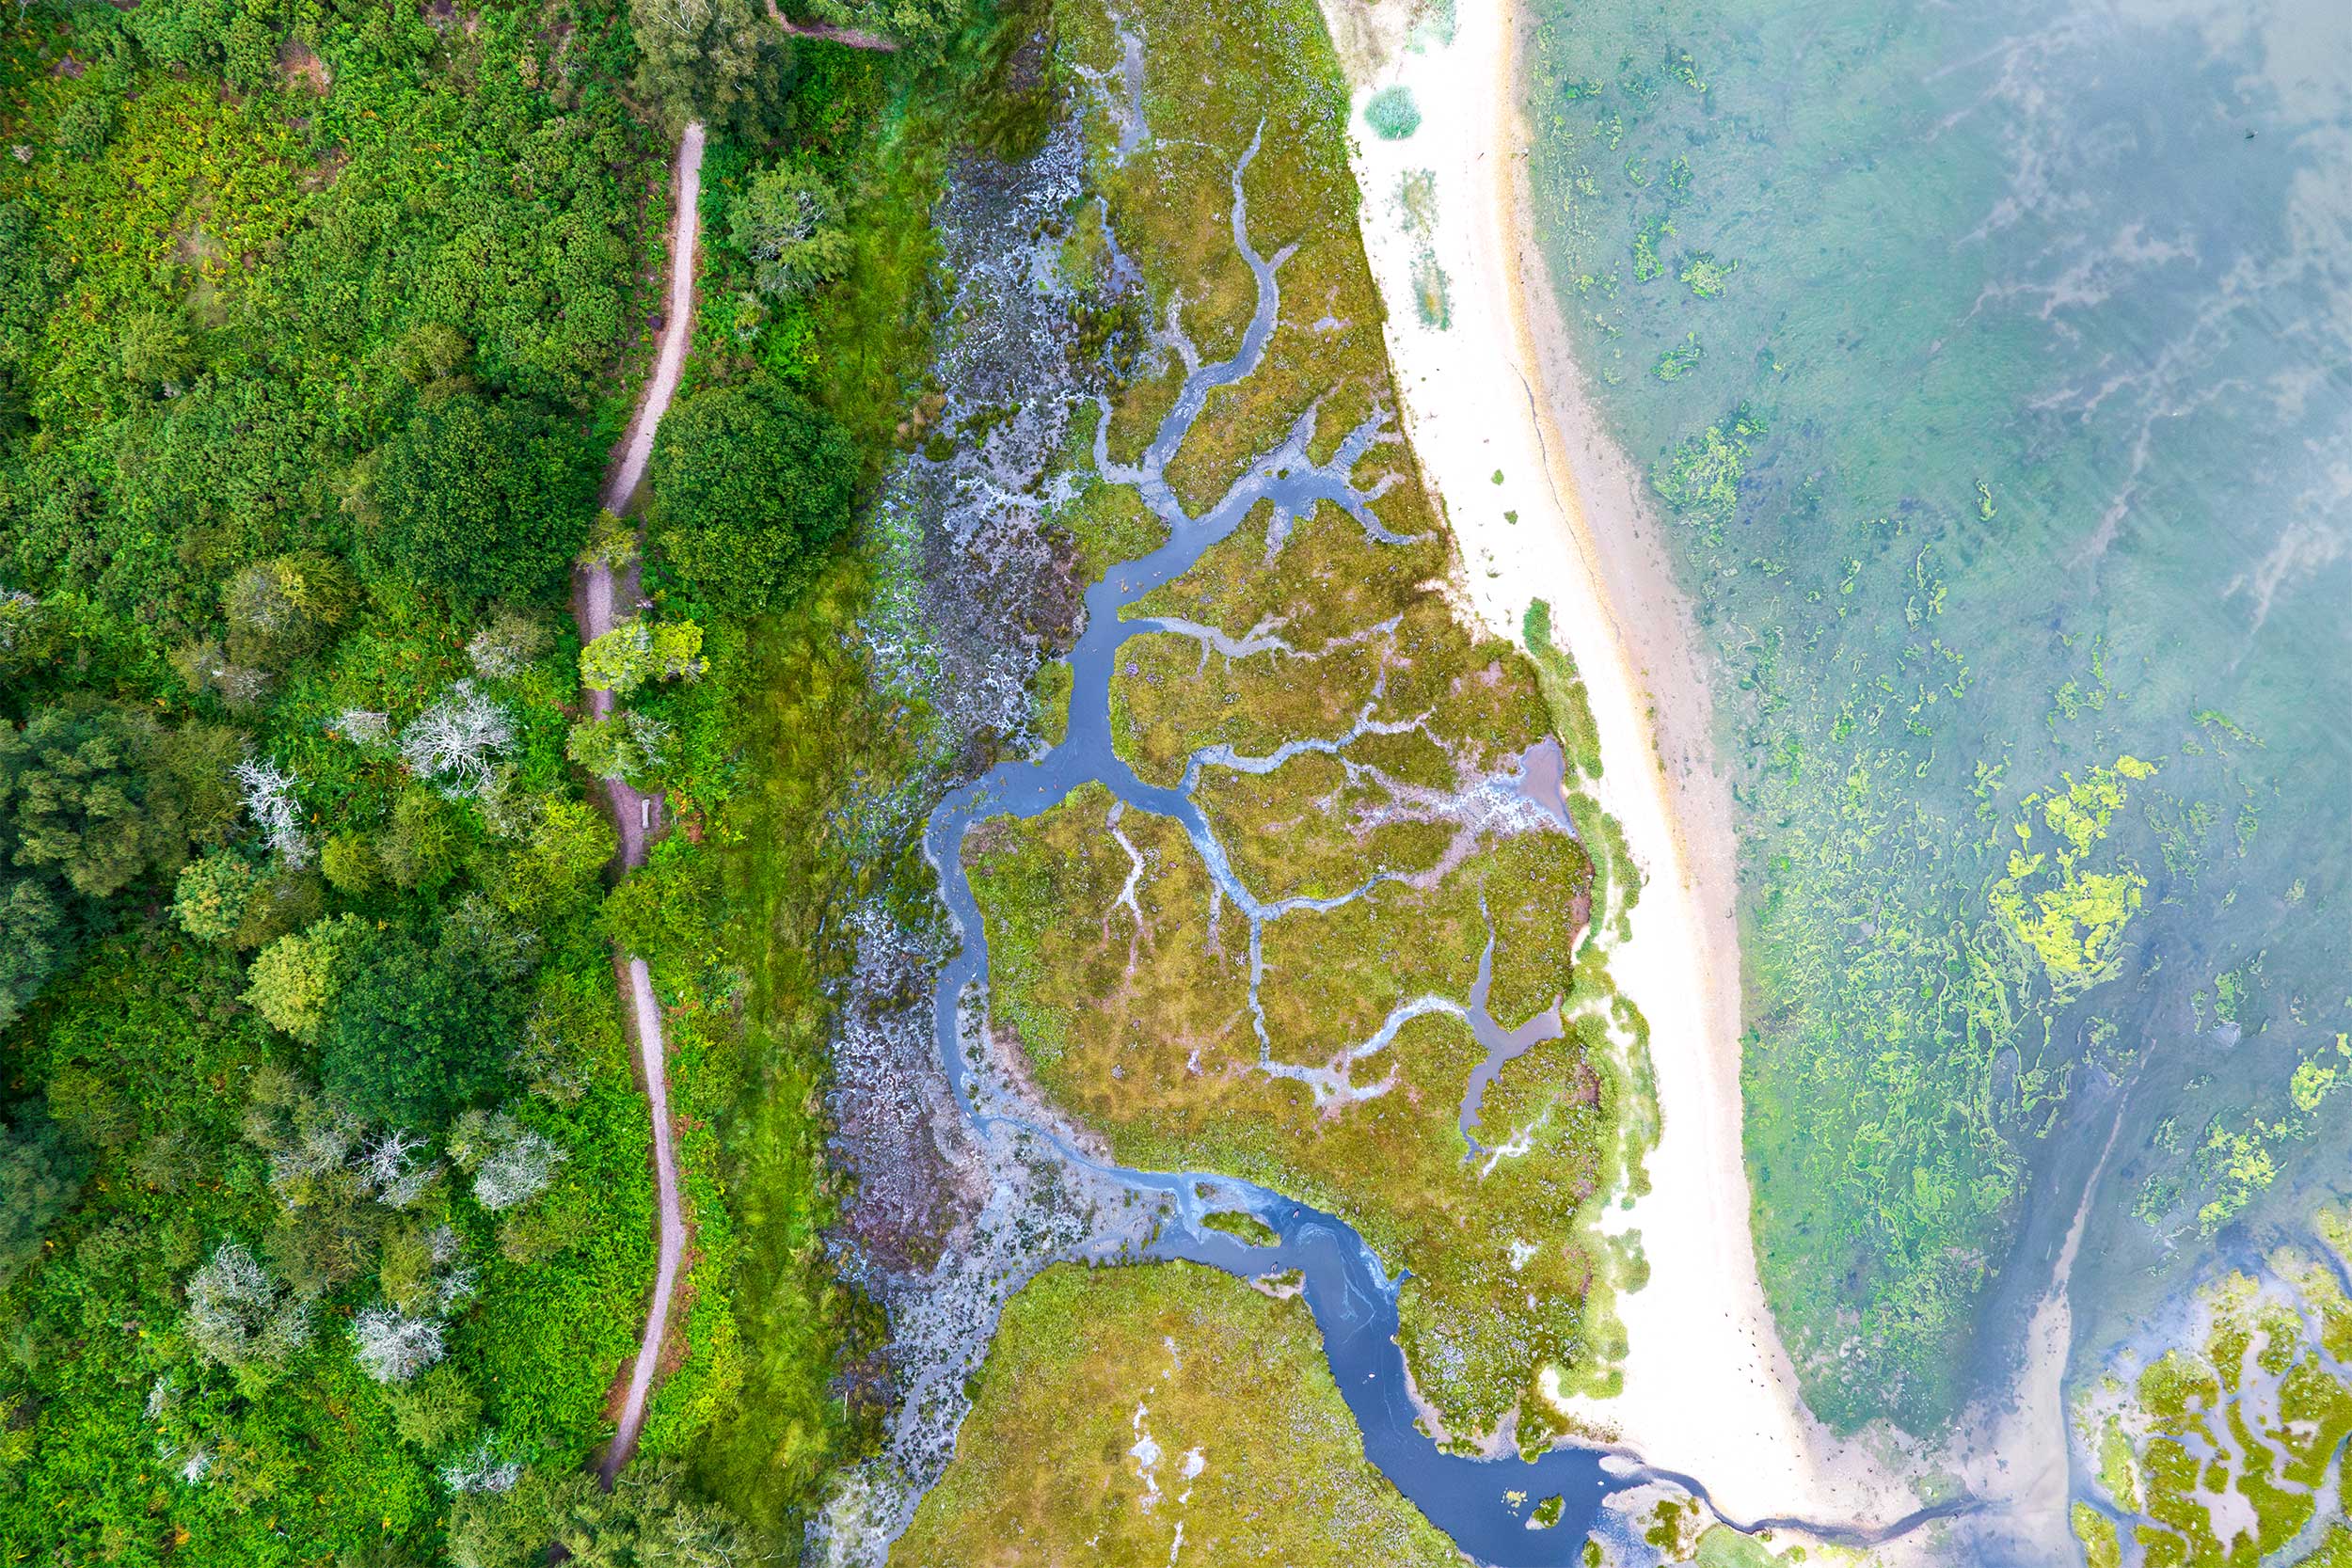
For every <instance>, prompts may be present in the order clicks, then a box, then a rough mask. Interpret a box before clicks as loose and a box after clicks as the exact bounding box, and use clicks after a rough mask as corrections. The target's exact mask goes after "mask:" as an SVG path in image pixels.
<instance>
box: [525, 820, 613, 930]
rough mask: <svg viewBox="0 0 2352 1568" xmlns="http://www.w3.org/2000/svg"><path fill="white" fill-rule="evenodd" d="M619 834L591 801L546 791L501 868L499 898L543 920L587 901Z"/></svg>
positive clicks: (591, 896)
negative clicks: (525, 835)
mask: <svg viewBox="0 0 2352 1568" xmlns="http://www.w3.org/2000/svg"><path fill="white" fill-rule="evenodd" d="M619 847H620V840H619V839H618V838H617V837H616V836H615V835H614V833H613V832H612V824H611V823H609V822H607V821H606V820H605V819H604V817H603V816H602V815H601V814H599V813H598V812H597V811H596V808H595V807H594V806H591V805H589V804H588V803H587V802H586V801H583V800H567V799H565V798H564V797H563V796H550V797H548V799H546V800H542V801H541V802H540V803H539V806H538V808H537V810H536V812H535V814H534V815H533V816H532V824H531V835H530V837H529V838H528V839H527V840H526V841H525V842H524V845H523V847H522V848H520V849H519V850H517V851H516V853H514V854H513V855H511V856H509V857H508V858H507V860H506V863H505V864H504V865H503V866H501V868H500V873H499V878H498V887H497V893H498V899H499V902H500V903H501V904H502V905H504V906H505V907H506V908H507V909H508V910H509V911H512V912H513V913H515V914H517V915H520V916H522V917H523V918H524V919H526V920H531V921H537V922H546V921H549V920H552V919H555V918H558V917H560V916H561V915H562V914H564V912H565V911H567V910H570V909H573V908H577V907H580V906H582V905H585V904H587V903H589V902H590V901H592V900H593V899H594V898H595V896H596V879H597V878H598V877H599V876H601V875H602V874H603V871H604V868H605V865H606V863H608V862H610V861H611V860H612V854H613V851H614V850H615V849H617V848H619Z"/></svg>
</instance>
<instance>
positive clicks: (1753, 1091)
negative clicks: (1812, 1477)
mask: <svg viewBox="0 0 2352 1568" xmlns="http://www.w3.org/2000/svg"><path fill="white" fill-rule="evenodd" d="M1534 15H1535V16H1536V17H1538V18H1539V19H1540V21H1541V26H1540V29H1539V34H1538V37H1537V39H1536V41H1535V43H1534V47H1533V49H1532V51H1531V55H1530V70H1531V77H1532V80H1531V83H1530V86H1529V89H1528V91H1529V101H1528V108H1529V111H1530V119H1531V121H1532V123H1533V124H1534V128H1535V136H1536V144H1535V149H1534V157H1533V159H1532V168H1533V170H1534V189H1535V193H1536V205H1537V208H1538V221H1539V230H1540V238H1541V240H1542V242H1543V245H1544V246H1545V250H1546V254H1547V258H1548V260H1549V263H1550V266H1551V269H1552V275H1553V280H1554V283H1555V285H1556V288H1557V292H1558V293H1559V295H1560V298H1561V301H1562V309H1563V311H1564V313H1565V316H1566V317H1567V325H1568V328H1569V331H1570V334H1571V339H1572V341H1573V344H1574V347H1575V350H1576V353H1577V356H1578V359H1579V362H1580V364H1581V366H1582V367H1583V369H1584V371H1585V372H1586V374H1587V376H1588V377H1589V379H1590V380H1591V382H1592V384H1593V385H1592V389H1593V392H1594V394H1595V398H1596V401H1597V404H1598V406H1599V407H1600V409H1601V411H1602V414H1603V417H1604V419H1605V420H1606V422H1607V423H1608V424H1609V426H1610V427H1611V429H1612V430H1613V433H1614V435H1615V436H1617V437H1618V439H1619V440H1620V441H1621V442H1622V443H1623V445H1624V447H1625V448H1626V450H1627V451H1628V452H1629V455H1630V456H1631V458H1632V459H1633V461H1634V462H1635V464H1636V465H1637V466H1639V467H1641V468H1642V469H1643V470H1644V471H1645V472H1647V473H1649V474H1651V475H1652V476H1653V480H1654V482H1655V483H1654V485H1653V493H1652V497H1651V499H1652V500H1653V501H1654V502H1655V503H1656V504H1657V505H1658V507H1659V509H1660V512H1661V517H1662V519H1663V527H1664V531H1665V533H1666V534H1667V535H1668V538H1669V542H1670V546H1671V550H1672V553H1673V555H1674V558H1675V565H1676V570H1677V577H1678V579H1679V581H1680V583H1681V585H1682V587H1683V588H1684V589H1685V591H1686V592H1687V593H1688V594H1690V595H1691V596H1692V600H1693V603H1694V608H1695V613H1696V616H1697V618H1698V621H1699V623H1700V626H1699V632H1698V635H1699V638H1700V641H1701V644H1702V646H1703V647H1704V648H1706V649H1707V650H1708V652H1710V653H1711V654H1713V656H1714V657H1715V659H1716V663H1717V669H1718V680H1717V688H1718V698H1717V712H1716V714H1715V716H1714V721H1715V730H1716V735H1717V737H1718V742H1719V745H1720V746H1721V748H1722V750H1723V752H1724V758H1725V761H1726V764H1727V768H1728V771H1729V774H1730V776H1731V778H1732V779H1733V781H1734V789H1735V794H1736V799H1735V816H1736V819H1737V822H1738V826H1739V831H1740V883H1741V887H1740V902H1741V911H1740V912H1741V936H1742V949H1743V953H1742V958H1743V967H1744V969H1745V979H1746V984H1747V994H1748V999H1749V1007H1748V1017H1747V1019H1746V1023H1747V1026H1748V1043H1747V1056H1746V1061H1747V1066H1746V1087H1747V1091H1748V1117H1749V1123H1748V1142H1749V1156H1750V1162H1751V1169H1752V1173H1753V1176H1754V1178H1755V1181H1756V1197H1757V1204H1758V1243H1759V1257H1760V1259H1761V1262H1762V1265H1763V1269H1764V1273H1765V1278H1766V1284H1767V1289H1768V1291H1771V1293H1772V1299H1773V1304H1774V1307H1775V1309H1776V1311H1777V1312H1778V1314H1779V1316H1780V1318H1781V1321H1782V1326H1783V1329H1784V1332H1785V1334H1786V1336H1787V1337H1788V1339H1789V1342H1790V1347H1791V1350H1792V1353H1793V1354H1795V1355H1796V1356H1797V1358H1798V1361H1799V1365H1800V1368H1801V1370H1803V1372H1804V1376H1805V1378H1806V1381H1807V1387H1808V1392H1809V1394H1810V1396H1811V1397H1812V1399H1813V1400H1814V1402H1815V1403H1816V1406H1817V1408H1818V1409H1820V1412H1821V1413H1822V1414H1823V1415H1825V1416H1826V1417H1828V1418H1831V1419H1833V1420H1834V1421H1838V1422H1841V1423H1851V1422H1855V1421H1859V1420H1862V1419H1865V1418H1869V1417H1871V1416H1875V1415H1881V1414H1891V1415H1894V1416H1895V1417H1897V1418H1899V1419H1901V1420H1902V1421H1904V1422H1905V1423H1906V1424H1908V1425H1911V1426H1913V1427H1915V1428H1924V1427H1929V1426H1932V1425H1933V1424H1935V1423H1936V1422H1937V1421H1938V1420H1940V1419H1941V1418H1944V1417H1945V1416H1947V1415H1948V1414H1949V1413H1950V1412H1951V1411H1952V1410H1953V1409H1955V1408H1956V1407H1957V1405H1958V1404H1959V1403H1960V1402H1963V1401H1964V1400H1965V1399H1966V1398H1967V1397H1968V1396H1969V1395H1970V1394H1971V1393H1972V1392H1973V1391H1975V1390H1977V1389H1978V1388H1979V1387H1981V1386H1983V1385H1984V1384H1985V1383H1986V1382H1987V1381H1997V1380H1999V1379H2000V1378H2002V1377H2005V1376H2006V1374H2007V1371H2008V1370H2009V1366H2010V1360H2011V1358H2012V1357H2013V1354H2014V1350H2015V1345H2016V1332H2015V1331H2016V1329H2017V1327H2018V1325H2019V1323H2021V1321H2022V1317H2023V1315H2024V1314H2025V1312H2026V1311H2027V1310H2029V1309H2030V1307H2031V1305H2032V1304H2033V1303H2034V1301H2036V1300H2037V1299H2038V1298H2039V1297H2040V1296H2041V1294H2042V1292H2043V1291H2046V1290H2047V1288H2048V1286H2049V1283H2050V1278H2051V1263H2052V1259H2054V1257H2055V1255H2056V1253H2057V1250H2058V1243H2059V1241H2060V1239H2061V1237H2062V1236H2063V1233H2064V1231H2065V1228H2066V1226H2067V1224H2068V1222H2069V1221H2071V1219H2072V1218H2073V1216H2074V1210H2075V1207H2076V1205H2077V1203H2078V1202H2079V1201H2080V1200H2081V1198H2082V1196H2083V1194H2084V1192H2085V1190H2086V1187H2087V1185H2090V1188H2091V1195H2092V1196H2091V1204H2090V1219H2089V1229H2088V1232H2087V1236H2086V1241H2085V1244H2084V1247H2083V1251H2082V1261H2081V1262H2080V1263H2079V1264H2078V1266H2077V1270H2076V1279H2075V1285H2076V1289H2075V1291H2074V1300H2075V1307H2076V1312H2075V1325H2076V1332H2077V1335H2078V1342H2085V1341H2103V1340H2106V1339H2111V1338H2114V1337H2116V1336H2117V1335H2119V1334H2121V1333H2122V1332H2123V1331H2125V1330H2126V1329H2127V1328H2128V1327H2129V1325H2130V1324H2131V1323H2133V1322H2134V1321H2135V1320H2136V1319H2137V1317H2138V1316H2139V1315H2141V1314H2142V1313H2144V1312H2145V1311H2146V1310H2148V1308H2149V1307H2150V1306H2151V1305H2152V1304H2153V1302H2155V1301H2156V1300H2158V1299H2159V1298H2162V1297H2164V1296H2166V1295H2168V1294H2170V1293H2173V1292H2175V1291H2178V1290H2179V1289H2180V1288H2181V1287H2182V1285H2183V1284H2184V1283H2185V1281H2187V1280H2188V1279H2189V1278H2190V1277H2191V1276H2192V1275H2195V1274H2196V1273H2197V1272H2198V1271H2199V1270H2200V1269H2201V1268H2203V1267H2204V1266H2206V1265H2207V1264H2209V1263H2211V1262H2212V1261H2214V1260H2215V1259H2221V1258H2226V1257H2231V1256H2236V1255H2242V1254H2243V1253H2244V1252H2245V1251H2246V1250H2247V1249H2249V1248H2250V1247H2252V1246H2254V1245H2258V1244H2260V1243H2263V1242H2264V1241H2265V1240H2266V1239H2267V1238H2269V1237H2270V1236H2272V1235H2274V1234H2277V1233H2279V1232H2280V1231H2282V1230H2283V1231H2293V1230H2296V1229H2299V1228H2300V1226H2301V1223H2302V1220H2303V1218H2304V1216H2306V1215H2307V1214H2308V1212H2309V1210H2310V1207H2311V1205H2312V1202H2313V1201H2315V1200H2316V1198H2318V1197H2319V1196H2324V1194H2325V1192H2326V1191H2327V1190H2328V1189H2329V1188H2330V1187H2331V1186H2341V1185H2342V1184H2343V1183H2344V1176H2343V1174H2342V1172H2343V1169H2344V1162H2343V1156H2344V1152H2345V1150H2346V1147H2347V1141H2348V1140H2347V1136H2346V1117H2347V1111H2352V1094H2340V1093H2339V1092H2338V1090H2339V1089H2340V1088H2341V1087H2343V1086H2344V1085H2346V1084H2347V1083H2352V1058H2347V1056H2346V1055H2345V1054H2344V1053H2342V1052H2340V1050H2339V1048H2338V1044H2337V1042H2338V1041H2339V1039H2340V1038H2341V1037H2342V1036H2343V1033H2344V1031H2345V1030H2346V1029H2347V1028H2352V1018H2348V1017H2347V1010H2348V999H2347V992H2352V978H2347V976H2352V906H2348V905H2347V897H2348V896H2352V888H2347V876H2346V874H2347V867H2348V866H2352V634H2348V633H2347V611H2348V610H2352V7H2348V6H2345V5H2343V4H2342V3H2341V0H2282V3H2277V4H2269V5H2255V6H2247V5H2239V4H2223V3H2206V0H2177V3H2165V0H2123V3H2121V4H2101V5H2089V4H2077V3H2068V4H2061V5H2058V6H2055V7H2053V6H2049V5H2024V4H2015V3H2005V0H1963V3H1959V4H1952V5H1941V6H1927V5H1918V4H1899V5H1893V6H1887V5H1882V4H1876V3H1865V0H1829V3H1826V4H1818V5H1810V6H1804V7H1797V6H1790V5H1768V4H1759V3H1756V0H1730V3H1710V4H1705V5H1702V4H1697V3H1694V0H1664V3H1663V4H1660V3H1657V0H1643V3H1641V4H1633V3H1630V0H1584V3H1581V4H1578V5H1576V6H1573V7H1571V6H1567V5H1565V4H1561V3H1559V0H1536V4H1535V5H1534ZM1710 431H1711V433H1712V434H1711V436H1710V435H1709V432H1710ZM2103 770H2104V771H2103ZM2061 798H2064V799H2071V800H2072V802H2073V808H2074V809H2071V810H2070V809H2068V808H2063V807H2061V808H2060V810H2059V812H2058V816H2065V817H2066V819H2067V821H2068V822H2071V823H2072V824H2074V826H2076V827H2077V828H2082V827H2084V825H2085V824H2086V823H2087V824H2088V832H2087V836H2086V837H2083V838H2081V839H2079V840H2077V841H2070V840H2069V839H2068V838H2067V837H2066V835H2065V834H2064V832H2062V831H2061V826H2062V824H2061V823H2060V822H2059V821H2058V820H2057V819H2055V817H2054V815H2053V801H2054V800H2059V799H2061ZM2021 826H2022V827H2023V828H2024V829H2025V830H2026V835H2021V834H2020V832H2019V829H2020V827H2021ZM2060 851H2065V854H2066V858H2070V859H2071V861H2072V866H2071V869H2070V868H2068V867H2067V866H2066V865H2064V864H2062V863H2061V855H2060ZM2012 854H2016V855H2020V856H2024V857H2031V856H2034V855H2040V856H2042V859H2041V861H2040V862H2039V863H2035V864H2033V865H2031V866H2029V867H2027V868H2026V869H2025V870H2024V871H2023V872H2022V873H2021V871H2020V867H2019V863H2018V862H2016V861H2013V860H2012V858H2011V857H2012ZM2043 895H2049V898H2048V899H2047V900H2045V898H2044V896H2043ZM2004 900H2008V901H2009V904H2010V908H2011V909H2012V910H2014V911H2022V914H2021V915H2020V916H2019V917H2018V918H2017V919H2005V918H2004V916H2003V914H2002V912H2001V911H2002V906H2003V903H2004ZM2053 908H2055V909H2057V910H2058V911H2060V913H2061V914H2062V915H2065V916H2069V917H2071V916H2072V915H2074V914H2081V913H2087V912H2088V913H2090V915H2091V916H2092V918H2090V919H2088V920H2087V921H2086V922H2085V923H2083V924H2079V925H2077V924H2074V923H2072V921H2071V918H2070V919H2069V920H2068V922H2067V923H2065V924H2063V925H2058V924H2045V925H2044V926H2043V927H2042V928H2043V929H2044V930H2045V931H2051V932H2062V933H2063V935H2064V936H2065V937H2066V938H2067V939H2068V940H2067V941H2058V940H2056V939H2055V938H2053V940H2052V941H2051V942H2050V946H2051V948H2052V950H2053V951H2054V952H2056V953H2057V954H2058V961H2056V962H2053V961H2051V959H2050V958H2049V957H2048V956H2047V955H2045V954H2044V953H2042V952H2041V951H2037V949H2036V946H2035V945H2034V944H2033V943H2031V942H2026V941H2022V940H2020V931H2021V929H2022V928H2023V926H2024V924H2026V923H2031V922H2035V921H2040V920H2042V917H2043V915H2044V914H2045V912H2046V911H2049V910H2051V909H2053ZM2103 926H2104V927H2106V934H2105V935H2104V936H2098V935H2095V934H2094V933H2095V932H2096V931H2097V930H2098V928H2099V927H2103ZM2068 941H2071V942H2073V943H2074V946H2073V948H2072V949H2071V950H2070V949H2069V948H2068ZM2070 951H2071V952H2072V953H2073V958H2071V959H2070V958H2069V957H2068V954H2069V952H2070ZM2298 1069H2299V1072H2300V1076H2299V1077H2298ZM2119 1118H2120V1120H2121V1124H2122V1131H2121V1132H2120V1135H2118V1136H2117V1137H2116V1139H2115V1141H2114V1146H2113V1152H2112V1154H2111V1156H2110V1157H2109V1158H2108V1159H2107V1160H2106V1163H2105V1164H2104V1166H2102V1165H2101V1164H2100V1162H2099V1155H2100V1151H2101V1150H2102V1149H2103V1148H2106V1145H2107V1139H2108V1133H2109V1132H2110V1130H2111V1129H2113V1128H2115V1127H2116V1126H2117V1123H2118V1120H2119ZM2094 1170H2095V1180H2094Z"/></svg>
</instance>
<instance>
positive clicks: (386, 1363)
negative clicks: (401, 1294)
mask: <svg viewBox="0 0 2352 1568" xmlns="http://www.w3.org/2000/svg"><path fill="white" fill-rule="evenodd" d="M351 1342H352V1344H353V1346H354V1347H355V1348H356V1354H357V1357H358V1362H359V1370H361V1371H363V1372H365V1373H367V1374H368V1375H369V1376H370V1377H372V1378H373V1379H375V1381H376V1382H378V1383H405V1382H407V1381H408V1380H409V1379H410V1378H412V1377H414V1376H416V1375H417V1374H418V1373H419V1372H421V1371H422V1370H425V1369H426V1368H427V1367H430V1366H431V1365H433V1363H435V1362H436V1361H438V1360H439V1359H440V1358H441V1354H442V1350H443V1346H442V1343H441V1325H440V1323H439V1321H438V1320H437V1319H434V1318H412V1317H410V1316H408V1315H407V1314H406V1313H405V1312H403V1311H401V1310H400V1309H399V1308H397V1307H367V1308H365V1309H363V1310H362V1311H361V1312H360V1313H359V1315H358V1317H356V1318H354V1319H352V1320H351Z"/></svg>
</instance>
